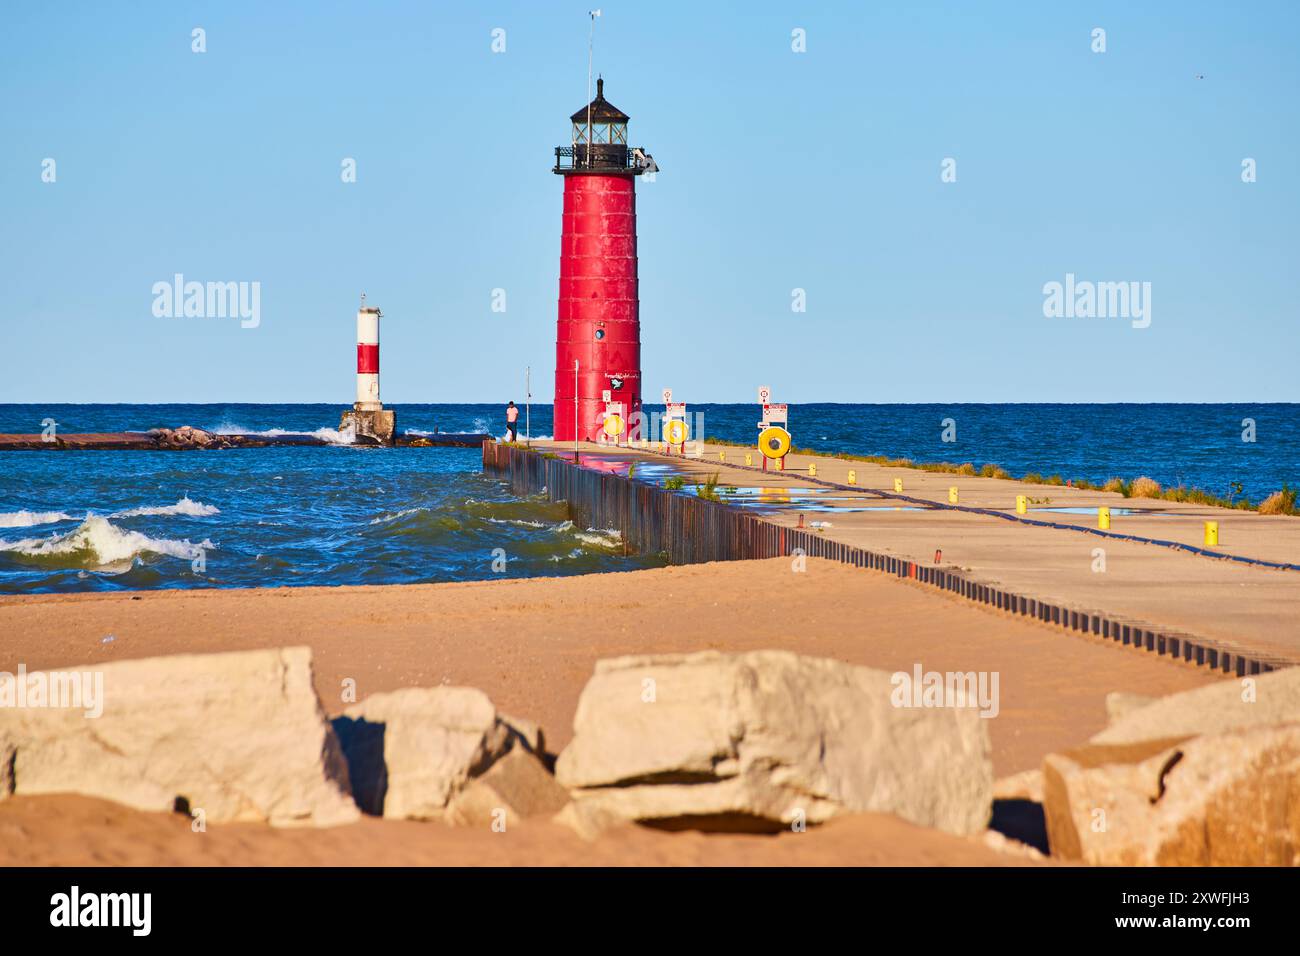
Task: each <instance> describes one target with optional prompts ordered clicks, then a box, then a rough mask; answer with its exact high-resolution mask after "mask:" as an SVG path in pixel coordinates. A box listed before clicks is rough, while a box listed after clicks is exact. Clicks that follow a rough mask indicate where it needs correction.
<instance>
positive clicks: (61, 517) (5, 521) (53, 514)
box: [0, 511, 72, 528]
mask: <svg viewBox="0 0 1300 956" xmlns="http://www.w3.org/2000/svg"><path fill="white" fill-rule="evenodd" d="M71 520H72V515H68V514H64V513H63V512H62V511H5V512H0V528H30V527H32V526H33V525H38V524H54V523H55V522H56V521H71Z"/></svg>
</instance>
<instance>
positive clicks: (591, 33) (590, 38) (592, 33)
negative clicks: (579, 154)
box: [587, 10, 600, 169]
mask: <svg viewBox="0 0 1300 956" xmlns="http://www.w3.org/2000/svg"><path fill="white" fill-rule="evenodd" d="M587 13H588V14H589V15H590V16H591V29H590V30H588V31H587V168H588V169H590V168H591V49H592V44H593V43H594V42H595V39H596V17H598V16H600V11H599V10H588V11H587Z"/></svg>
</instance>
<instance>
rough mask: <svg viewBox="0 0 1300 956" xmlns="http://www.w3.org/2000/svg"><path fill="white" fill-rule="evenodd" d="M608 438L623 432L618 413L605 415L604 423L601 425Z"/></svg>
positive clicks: (621, 420)
mask: <svg viewBox="0 0 1300 956" xmlns="http://www.w3.org/2000/svg"><path fill="white" fill-rule="evenodd" d="M601 427H602V428H603V429H604V430H605V434H606V435H608V436H609V437H610V438H617V437H618V436H619V435H621V434H623V419H622V417H621V416H619V415H606V416H605V424H604V425H602V426H601Z"/></svg>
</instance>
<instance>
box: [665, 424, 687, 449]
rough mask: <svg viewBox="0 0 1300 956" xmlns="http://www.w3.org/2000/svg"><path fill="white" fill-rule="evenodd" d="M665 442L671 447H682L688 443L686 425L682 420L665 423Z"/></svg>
mask: <svg viewBox="0 0 1300 956" xmlns="http://www.w3.org/2000/svg"><path fill="white" fill-rule="evenodd" d="M664 441H666V442H668V444H670V445H680V444H682V443H684V442H685V441H686V423H685V422H684V421H682V420H681V419H680V418H670V419H668V421H666V422H664Z"/></svg>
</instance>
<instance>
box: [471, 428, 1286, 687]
mask: <svg viewBox="0 0 1300 956" xmlns="http://www.w3.org/2000/svg"><path fill="white" fill-rule="evenodd" d="M745 451H746V449H744V448H735V447H719V446H706V448H705V450H704V455H703V457H701V458H697V459H693V458H686V459H682V458H679V457H677V456H674V457H673V458H671V459H669V458H667V457H665V456H663V455H661V454H657V453H655V452H654V451H652V450H650V449H636V450H632V449H615V448H611V447H608V446H600V445H595V444H584V445H582V446H580V452H581V463H580V464H579V465H576V466H575V465H574V464H573V446H572V445H571V444H567V443H566V444H563V445H561V444H554V443H545V442H539V443H535V445H534V448H533V449H532V450H528V449H523V448H519V447H511V446H505V445H497V444H488V445H485V446H484V468H485V470H487V471H488V472H490V473H494V474H498V475H501V476H503V477H506V478H508V480H509V481H510V482H511V485H512V488H513V489H514V490H515V491H516V492H517V493H529V494H534V493H539V492H541V491H542V489H543V488H544V489H545V490H546V493H547V494H548V496H549V497H550V498H551V499H552V500H564V501H567V502H568V503H569V507H570V512H571V515H572V517H573V519H574V520H575V521H576V522H582V523H585V524H588V525H590V526H594V527H613V528H618V529H619V530H620V531H621V532H622V533H623V535H624V539H625V540H626V541H627V543H628V544H629V546H631V547H633V548H637V549H640V550H658V551H666V552H667V553H668V554H669V556H670V558H671V559H672V560H673V561H674V562H675V563H694V562H698V561H718V560H736V559H745V558H761V557H775V556H796V555H797V553H798V552H797V551H796V549H799V550H800V551H801V552H802V553H803V554H805V555H807V556H810V557H828V558H831V559H833V560H837V561H842V562H844V563H848V564H852V565H855V566H859V567H864V568H868V569H873V570H877V571H883V572H885V573H888V574H893V575H897V576H899V577H904V578H908V579H911V580H914V581H916V582H917V584H918V585H922V586H928V587H931V588H935V589H937V590H940V591H944V592H946V593H947V594H948V595H949V596H950V597H957V598H960V599H963V600H969V601H974V602H977V603H979V604H983V605H986V606H989V607H990V608H992V609H993V610H996V611H998V612H1002V613H1008V614H1013V615H1016V616H1028V617H1031V618H1034V619H1037V620H1040V621H1042V622H1044V623H1046V624H1049V625H1051V626H1053V627H1056V628H1060V629H1063V630H1068V631H1072V632H1074V633H1075V634H1077V635H1079V636H1085V635H1086V636H1087V637H1088V638H1089V639H1093V640H1105V641H1111V642H1114V643H1115V644H1117V645H1119V646H1121V647H1122V646H1128V647H1134V648H1138V649H1142V650H1144V651H1149V652H1151V653H1154V654H1157V655H1161V656H1164V657H1168V658H1172V659H1178V660H1181V661H1187V662H1191V663H1194V664H1198V665H1203V666H1209V667H1213V668H1215V669H1217V670H1220V671H1223V672H1227V673H1237V674H1250V673H1257V672H1260V671H1264V670H1269V669H1273V668H1276V667H1284V666H1290V665H1293V664H1300V570H1287V569H1285V566H1287V565H1289V564H1296V558H1297V557H1298V556H1300V521H1297V520H1296V519H1294V518H1286V517H1269V516H1262V515H1255V514H1251V513H1248V512H1237V511H1229V510H1227V509H1215V508H1206V507H1205V506H1197V505H1180V504H1178V503H1175V502H1165V501H1149V502H1142V501H1140V500H1137V499H1123V498H1122V497H1121V496H1119V495H1114V494H1107V493H1105V492H1095V491H1087V492H1085V491H1080V490H1077V489H1070V488H1063V487H1060V486H1042V488H1039V486H1033V485H1025V484H1023V483H1020V482H1014V481H1009V480H1000V479H986V478H978V477H967V476H958V477H954V476H953V475H950V474H928V473H925V472H921V471H917V470H913V469H898V468H886V467H882V466H878V465H873V464H870V463H865V462H859V461H848V460H841V459H834V458H821V457H818V458H812V457H811V456H792V459H791V460H788V461H787V470H786V471H785V472H767V473H764V472H762V471H760V470H759V469H758V468H756V467H750V468H747V467H745V466H744V465H743V464H733V463H732V462H735V461H739V462H743V461H744V453H745ZM720 455H725V456H726V459H727V460H726V461H722V460H721V459H720V457H719V456H720ZM804 457H808V460H806V461H805V460H803V459H804ZM634 462H635V463H637V468H638V471H637V472H634V475H635V478H634V479H632V480H629V478H628V477H627V475H628V471H629V468H630V466H632V464H633V463H634ZM811 463H816V464H817V466H818V469H817V470H818V475H819V476H820V477H818V478H816V479H813V478H810V477H808V472H807V466H808V464H811ZM650 464H654V465H659V466H663V467H671V468H672V469H673V471H675V472H679V473H682V474H684V475H685V476H686V477H687V479H688V481H697V482H702V481H704V480H705V479H706V478H709V477H712V476H713V475H717V476H718V486H719V487H725V486H736V487H753V486H761V488H762V489H763V490H764V491H765V492H768V493H769V494H767V496H766V500H767V502H769V504H766V505H765V506H764V507H762V508H758V509H755V508H753V507H747V506H740V505H736V504H731V503H727V502H725V501H712V500H707V499H705V498H700V497H698V496H697V495H695V494H694V493H693V492H691V491H690V490H689V489H687V490H685V491H676V492H674V491H668V490H666V489H664V488H663V487H662V484H661V483H660V482H659V481H658V480H657V479H654V478H651V479H645V478H644V476H645V474H646V470H647V469H646V466H647V465H650ZM849 468H853V469H854V470H855V471H856V477H857V481H858V484H857V485H856V486H849V485H847V484H841V482H843V481H845V479H846V478H847V472H848V469H849ZM895 477H902V478H903V480H904V483H905V484H904V487H905V488H907V492H906V494H905V495H904V494H900V493H896V492H894V491H893V479H894V478H895ZM637 479H642V480H637ZM835 479H839V481H836V480H835ZM953 484H958V485H959V486H960V488H961V496H960V500H961V501H962V502H963V503H966V502H969V503H970V506H967V505H966V504H963V505H956V506H954V505H950V504H949V503H948V500H947V499H948V489H949V488H950V487H951V486H952V485H953ZM810 489H816V490H819V491H820V490H825V489H833V492H834V494H833V497H834V498H835V499H837V500H833V501H826V502H824V503H818V504H817V505H816V506H815V508H814V507H810V506H808V505H806V504H804V503H803V502H802V500H801V499H802V497H803V494H804V493H805V492H807V491H809V490H810ZM1026 492H1029V493H1030V494H1031V495H1033V496H1035V497H1036V498H1038V497H1049V496H1050V497H1051V498H1052V504H1053V505H1058V506H1076V505H1078V506H1080V507H1087V506H1088V505H1086V504H1084V502H1094V500H1100V501H1102V503H1106V504H1110V505H1115V504H1116V503H1117V501H1118V502H1123V503H1124V505H1126V506H1128V507H1137V506H1144V505H1145V506H1149V507H1150V509H1151V513H1150V514H1146V515H1141V516H1133V517H1116V518H1115V526H1116V527H1117V528H1121V529H1127V528H1130V527H1131V528H1132V529H1133V530H1134V531H1135V532H1150V534H1151V536H1150V537H1149V538H1145V540H1140V539H1141V538H1144V537H1145V535H1141V534H1138V535H1126V534H1125V533H1123V532H1122V531H1120V532H1118V533H1114V534H1111V535H1107V534H1106V533H1105V532H1098V531H1096V530H1095V529H1094V528H1091V527H1088V526H1087V525H1088V523H1089V522H1090V521H1091V522H1095V514H1094V515H1093V516H1091V517H1089V516H1087V515H1069V514H1061V513H1056V512H1053V513H1050V518H1052V519H1053V520H1052V521H1051V522H1047V521H1042V520H1039V519H1037V518H1035V513H1034V512H1032V511H1031V512H1030V515H1029V516H1027V518H1026V520H1024V521H1017V520H1006V519H1005V518H1004V517H1003V516H1002V514H1001V513H1000V512H999V513H998V514H994V513H992V512H993V511H994V510H995V509H994V507H980V506H982V505H983V506H998V505H1000V506H1001V509H1002V510H1004V511H1005V512H1007V513H1009V514H1012V515H1014V500H1015V495H1016V494H1017V493H1021V494H1024V493H1026ZM1040 493H1041V495H1040ZM824 497H830V496H829V495H828V496H824ZM783 499H784V502H785V503H783ZM855 508H857V509H862V510H852V509H855ZM901 509H915V510H901ZM1114 510H1118V508H1115V509H1114ZM1203 511H1212V512H1219V513H1220V514H1221V519H1220V520H1221V522H1222V524H1223V525H1224V527H1225V528H1226V529H1228V532H1230V533H1228V534H1226V536H1225V538H1224V541H1225V542H1229V543H1232V545H1233V548H1234V549H1235V551H1234V553H1233V555H1232V557H1241V558H1245V559H1252V558H1253V557H1258V558H1259V559H1263V560H1267V561H1272V562H1273V563H1275V564H1278V565H1282V567H1271V566H1267V565H1265V564H1251V563H1246V562H1245V561H1234V560H1228V559H1225V558H1221V557H1215V556H1213V555H1210V554H1206V553H1203V552H1199V551H1197V550H1194V549H1193V548H1192V547H1191V545H1192V542H1193V541H1197V540H1198V539H1197V536H1198V535H1199V533H1200V529H1201V520H1200V519H1201V517H1202V516H1201V514H1200V512H1203ZM1039 517H1040V518H1041V515H1040V516H1039ZM1055 519H1065V520H1061V521H1056V520H1055ZM813 521H818V522H823V523H825V524H826V525H827V526H825V527H819V528H813V527H812V526H811V525H812V522H813ZM1130 521H1131V522H1132V524H1131V525H1130V524H1129V522H1130ZM1161 522H1163V525H1162V524H1160V523H1161ZM1182 539H1186V542H1184V540H1182ZM1098 548H1100V549H1102V550H1103V551H1104V556H1103V561H1102V564H1101V565H1100V568H1101V569H1100V570H1098V568H1099V565H1098V563H1097V562H1098V556H1097V554H1096V549H1098ZM936 552H941V553H942V557H941V558H940V561H939V562H938V563H936V562H935V557H936ZM1287 558H1290V562H1288V561H1286V559H1287ZM846 626H852V622H846Z"/></svg>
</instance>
